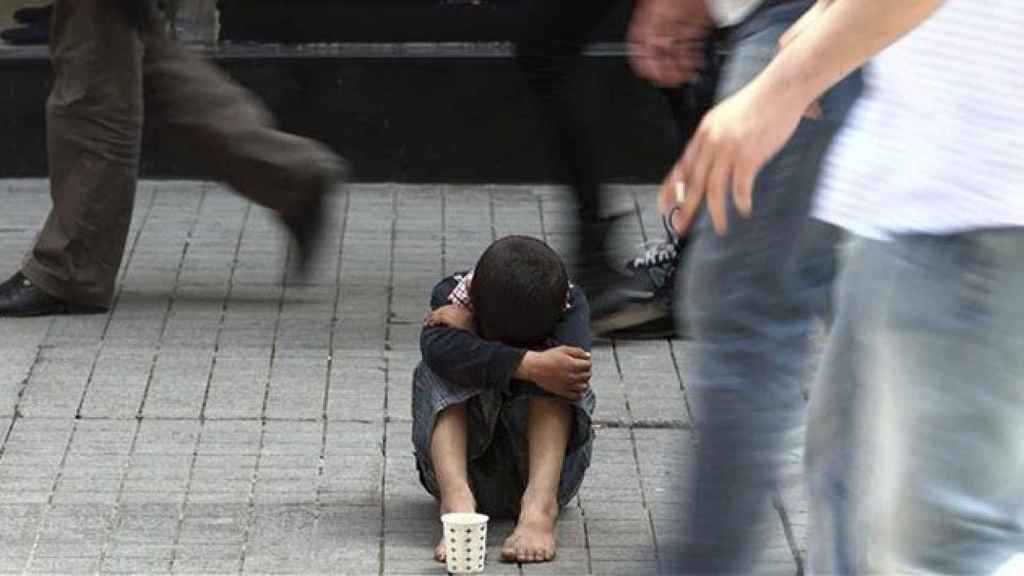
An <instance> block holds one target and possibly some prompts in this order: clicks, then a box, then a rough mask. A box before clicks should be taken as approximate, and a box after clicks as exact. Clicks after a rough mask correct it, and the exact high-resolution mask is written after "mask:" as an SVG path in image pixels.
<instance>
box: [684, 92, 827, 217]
mask: <svg viewBox="0 0 1024 576" xmlns="http://www.w3.org/2000/svg"><path fill="white" fill-rule="evenodd" d="M772 94H773V93H772V92H770V91H767V90H761V86H760V84H759V83H758V82H757V81H754V82H753V83H751V84H749V85H747V87H746V88H743V89H742V90H740V91H739V92H737V93H736V94H735V95H733V96H731V97H730V98H728V99H726V100H725V101H723V102H722V103H721V104H719V105H718V106H716V107H715V108H713V109H712V110H711V111H710V112H708V113H707V115H705V116H704V119H703V120H702V121H701V123H700V126H699V127H698V128H697V132H696V133H695V134H694V135H693V137H692V138H691V139H690V143H689V144H688V145H687V147H686V152H685V153H684V154H683V157H682V158H681V159H680V160H679V162H678V163H677V164H676V165H675V166H674V167H673V168H672V171H671V172H670V173H669V180H668V181H667V182H666V184H665V185H664V186H670V187H672V188H675V187H676V186H677V184H676V183H677V182H685V183H686V194H685V198H684V199H683V202H682V205H681V206H682V207H681V209H680V213H681V214H680V216H679V220H680V221H682V222H684V223H685V226H687V227H688V226H689V224H690V223H691V222H692V221H693V219H694V218H695V217H696V215H697V213H698V211H699V210H700V207H701V205H702V202H704V201H706V203H707V208H708V212H709V213H710V215H711V222H712V224H713V225H714V228H715V231H716V232H717V233H719V234H725V233H726V232H727V231H728V228H729V221H728V220H729V219H728V216H727V214H728V210H727V208H728V199H729V196H730V192H731V196H732V200H733V202H734V203H735V204H736V208H737V210H738V211H739V213H740V215H742V216H744V217H749V216H750V214H751V213H752V212H753V197H752V196H753V189H754V180H755V178H756V177H757V174H758V172H760V171H761V168H762V167H764V165H765V164H766V163H767V162H768V161H769V160H770V159H771V158H772V157H773V156H774V155H775V154H776V153H777V152H778V151H779V150H780V149H781V148H782V146H783V145H784V144H785V143H786V141H787V140H789V138H790V137H791V136H792V135H793V132H795V131H796V128H797V126H798V125H799V123H800V117H801V116H802V115H803V114H804V113H805V112H806V111H807V109H808V105H809V104H808V103H806V102H801V101H800V100H798V99H796V98H791V99H784V98H779V97H778V96H777V95H775V96H773V95H772Z"/></svg>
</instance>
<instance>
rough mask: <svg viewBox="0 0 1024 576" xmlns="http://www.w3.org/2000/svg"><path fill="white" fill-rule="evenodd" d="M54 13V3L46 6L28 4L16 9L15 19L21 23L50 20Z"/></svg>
mask: <svg viewBox="0 0 1024 576" xmlns="http://www.w3.org/2000/svg"><path fill="white" fill-rule="evenodd" d="M52 14H53V4H47V5H46V6H28V7H26V8H19V9H17V10H15V11H14V21H15V22H18V23H19V24H35V23H36V22H49V21H50V16H51V15H52Z"/></svg>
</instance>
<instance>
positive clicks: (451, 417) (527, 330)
mask: <svg viewBox="0 0 1024 576" xmlns="http://www.w3.org/2000/svg"><path fill="white" fill-rule="evenodd" d="M430 305H431V309H432V312H431V313H430V314H429V315H428V316H427V318H426V320H425V321H424V328H423V332H422V335H421V337H420V345H421V350H422V353H423V361H422V362H421V363H420V365H419V366H418V367H417V369H416V373H415V376H414V378H413V408H412V410H413V444H414V447H415V451H416V463H417V468H418V469H419V473H420V481H421V482H422V483H423V486H424V487H425V488H426V489H427V491H428V492H430V493H431V494H432V495H433V496H434V497H435V498H437V499H438V500H439V502H440V507H441V513H442V514H445V513H448V512H481V513H484V514H488V515H491V516H496V517H509V516H518V522H517V524H516V528H515V530H514V531H513V533H512V535H510V536H509V537H508V539H507V540H506V541H505V543H504V545H503V547H502V557H503V559H504V560H506V561H510V562H546V561H549V560H551V559H553V558H554V556H555V535H556V525H557V520H558V511H559V509H560V508H561V507H562V506H565V505H566V504H567V503H568V502H569V501H570V500H571V499H572V497H573V496H575V495H576V492H577V491H578V490H579V486H580V484H581V482H582V481H583V474H584V472H585V471H586V469H587V467H588V466H589V465H590V454H591V449H592V442H593V432H592V430H591V425H590V416H591V414H592V412H593V409H594V394H593V392H592V391H591V390H590V366H591V364H590V353H589V352H588V351H587V350H588V349H589V348H590V332H589V328H588V321H589V310H588V308H587V302H586V299H585V298H584V296H583V293H582V292H581V291H580V290H579V289H577V288H576V287H573V286H571V285H570V284H569V280H568V277H567V274H566V271H565V265H564V264H563V263H562V260H561V259H560V258H559V257H558V255H557V254H555V252H554V251H553V250H552V249H551V248H549V247H548V246H547V245H546V244H544V243H543V242H541V241H539V240H536V239H533V238H529V237H525V236H508V237H506V238H502V239H501V240H498V241H497V242H495V243H494V244H492V245H491V246H490V247H489V248H488V249H487V250H486V251H485V252H484V254H483V255H482V256H481V257H480V260H479V262H477V265H476V268H475V269H474V271H473V272H472V273H469V274H465V275H455V276H452V277H448V278H445V279H444V280H442V281H441V282H440V283H439V284H438V285H437V286H436V287H435V288H434V291H433V294H432V295H431V302H430ZM434 555H435V558H436V559H437V560H439V561H444V558H445V550H444V544H443V542H442V543H441V544H439V545H438V546H437V549H436V550H435V553H434Z"/></svg>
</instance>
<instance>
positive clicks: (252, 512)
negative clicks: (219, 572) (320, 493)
mask: <svg viewBox="0 0 1024 576" xmlns="http://www.w3.org/2000/svg"><path fill="white" fill-rule="evenodd" d="M243 230H244V228H243ZM292 245H293V241H292V240H291V239H289V241H288V249H287V250H286V251H285V263H284V266H285V276H284V278H283V280H282V282H281V284H280V287H279V290H280V291H279V293H278V297H277V314H276V315H275V319H274V330H273V337H272V340H271V345H270V365H269V366H268V367H267V377H266V380H265V382H264V383H263V403H262V405H261V407H260V422H261V425H260V440H259V451H258V452H257V454H256V466H255V468H254V469H253V474H252V482H251V484H250V486H249V497H248V502H247V507H248V512H249V518H248V521H247V522H246V525H245V530H243V535H242V561H241V562H240V563H239V565H238V574H239V575H242V574H244V573H245V564H246V560H247V559H248V552H249V545H250V542H249V539H250V538H252V536H253V533H254V532H255V528H256V522H257V515H256V484H257V483H258V482H259V480H260V472H261V469H260V467H261V464H262V463H263V449H264V447H265V446H266V439H267V424H268V423H267V420H266V416H267V407H268V405H269V403H270V387H271V385H272V383H273V379H274V368H275V366H276V363H277V349H278V344H277V338H278V336H279V335H280V329H281V315H282V313H283V312H284V303H285V296H286V294H287V293H288V275H289V271H290V260H291V258H293V257H294V250H292V249H291V248H292Z"/></svg>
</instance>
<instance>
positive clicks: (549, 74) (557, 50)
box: [516, 0, 622, 299]
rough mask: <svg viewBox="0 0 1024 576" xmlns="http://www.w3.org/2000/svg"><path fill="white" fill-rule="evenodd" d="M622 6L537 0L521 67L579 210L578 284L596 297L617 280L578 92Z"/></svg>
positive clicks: (519, 48) (616, 0)
mask: <svg viewBox="0 0 1024 576" xmlns="http://www.w3.org/2000/svg"><path fill="white" fill-rule="evenodd" d="M621 2H622V0H531V2H530V3H529V7H528V16H527V23H526V26H525V28H524V34H523V37H522V38H521V39H520V40H519V42H517V43H516V61H517V62H518V64H519V67H520V69H521V70H522V73H523V76H524V78H525V79H526V84H527V87H528V88H529V91H530V95H531V97H532V99H533V102H534V105H535V108H536V110H537V114H538V117H539V118H538V119H539V121H540V128H541V131H542V135H543V136H544V139H545V143H546V151H547V153H548V155H549V157H550V163H551V166H552V168H553V169H554V170H556V171H557V173H556V175H555V176H556V178H557V179H558V180H559V181H561V182H565V183H567V184H568V185H569V187H570V188H571V190H572V192H573V195H574V197H575V200H576V203H577V209H578V214H579V217H578V221H577V226H578V230H577V233H576V239H575V245H574V246H573V248H572V249H573V251H574V254H573V256H572V259H573V264H574V265H575V266H576V268H577V273H576V274H575V276H574V277H575V278H576V281H578V282H579V283H580V286H582V287H583V288H584V290H586V291H587V293H588V297H590V298H591V299H593V296H594V295H595V294H596V293H597V292H599V291H600V290H601V289H602V288H604V287H607V286H608V285H610V284H612V283H614V282H615V281H616V280H617V279H618V277H617V274H616V273H615V272H614V269H613V268H612V265H611V264H610V262H609V260H608V257H607V254H606V247H605V245H606V243H607V240H608V234H609V231H610V229H611V222H610V221H609V220H608V219H607V218H605V216H606V214H605V213H604V208H605V206H604V202H603V201H602V198H601V182H600V177H599V174H598V160H597V158H596V152H595V150H594V144H593V142H594V139H593V135H592V132H591V130H590V124H591V123H590V122H589V121H588V119H587V118H585V117H584V116H583V114H582V107H581V106H580V105H579V99H578V97H577V94H575V93H574V92H573V90H572V83H573V79H574V76H575V72H576V70H577V69H578V68H579V64H580V58H581V55H582V52H583V48H584V46H585V44H586V43H587V41H588V40H589V39H590V36H591V34H593V32H594V30H595V29H596V28H597V27H598V26H599V25H600V24H601V22H602V21H603V20H604V19H605V18H606V17H607V16H608V14H609V13H610V12H611V10H612V9H613V8H614V7H615V6H616V5H617V4H620V3H621Z"/></svg>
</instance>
